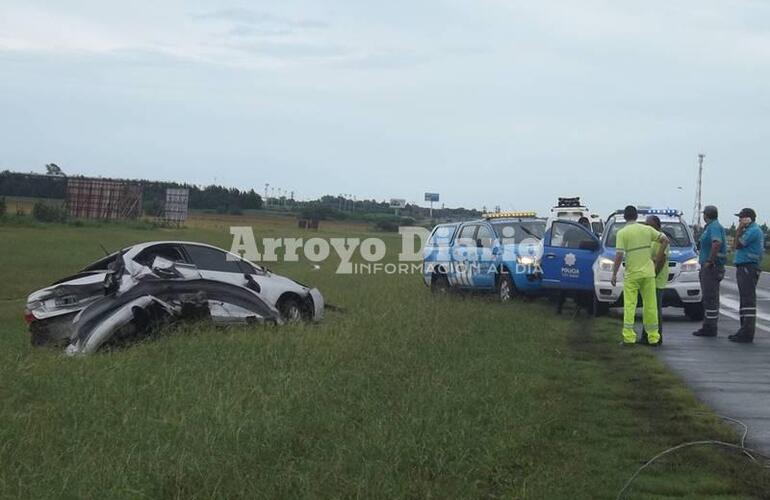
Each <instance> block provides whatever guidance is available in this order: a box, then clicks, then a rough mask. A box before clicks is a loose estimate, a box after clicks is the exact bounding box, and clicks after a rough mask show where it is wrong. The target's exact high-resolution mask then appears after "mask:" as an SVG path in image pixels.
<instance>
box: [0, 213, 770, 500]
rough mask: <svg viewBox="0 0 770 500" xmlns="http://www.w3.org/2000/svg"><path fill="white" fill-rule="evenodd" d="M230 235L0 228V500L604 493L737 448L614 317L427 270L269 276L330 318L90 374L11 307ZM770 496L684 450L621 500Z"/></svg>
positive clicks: (220, 228)
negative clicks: (100, 270) (428, 279)
mask: <svg viewBox="0 0 770 500" xmlns="http://www.w3.org/2000/svg"><path fill="white" fill-rule="evenodd" d="M235 220H236V221H237V222H236V223H237V224H238V225H253V226H255V229H256V231H255V232H256V234H257V237H258V238H259V237H261V236H279V235H285V236H288V235H297V234H303V233H301V232H300V231H299V230H297V229H295V225H294V224H293V221H292V220H288V219H286V220H276V219H275V218H270V219H269V220H262V219H254V220H246V221H244V220H243V219H242V218H236V219H235ZM230 223H231V220H230V219H229V218H227V217H225V218H222V217H207V218H202V219H200V220H196V221H192V222H191V223H190V227H188V228H183V229H152V230H141V229H132V228H126V227H122V226H118V225H104V226H100V227H90V226H89V227H71V226H45V225H37V226H35V227H23V226H20V225H16V226H2V225H0V253H1V254H2V255H3V260H2V264H1V265H0V283H2V284H3V286H2V291H1V292H0V321H1V323H0V324H2V325H3V328H2V340H3V347H2V349H0V381H2V382H1V383H0V497H7V498H16V497H21V498H36V499H37V498H62V497H66V498H96V497H98V498H185V499H187V498H239V497H241V498H297V497H300V498H318V497H333V498H403V497H409V498H480V497H484V498H497V497H504V498H537V499H554V498H566V499H583V498H584V499H595V498H614V497H615V495H616V494H617V492H618V491H619V490H620V488H621V487H622V486H623V484H624V482H625V481H626V479H627V478H628V477H629V476H630V475H631V474H632V473H633V472H634V470H636V468H638V467H639V466H640V465H641V464H642V463H643V462H644V461H645V460H646V459H648V458H649V457H651V456H653V455H655V454H656V453H658V452H660V451H662V450H663V449H665V448H668V447H670V446H673V445H676V444H679V443H681V442H684V441H690V440H696V439H704V438H718V439H725V440H732V441H735V440H736V436H735V434H734V433H733V432H732V431H731V430H730V429H729V428H728V427H726V426H725V425H724V424H723V423H721V422H719V421H718V420H717V419H716V418H715V417H712V416H709V415H708V414H703V413H701V412H703V411H704V409H703V408H702V407H700V406H699V404H698V403H697V402H696V401H695V399H694V398H693V396H692V395H691V394H690V393H689V392H688V391H687V390H685V389H684V388H683V387H682V386H681V384H680V383H679V382H678V381H677V380H676V379H675V378H674V377H673V376H671V375H670V374H669V373H668V372H666V371H665V370H664V369H663V368H662V366H661V364H660V363H658V362H657V360H656V359H655V358H654V356H653V355H652V354H651V352H650V351H648V350H644V349H642V348H639V349H623V350H622V349H620V348H619V347H618V346H617V341H618V340H619V339H618V328H619V326H618V325H617V324H616V323H615V322H614V321H613V320H609V319H606V320H602V321H600V322H591V321H590V320H587V319H586V320H579V321H569V320H568V318H560V317H556V316H554V315H553V314H552V308H551V306H550V305H549V304H548V303H547V302H545V301H535V302H516V303H513V304H507V305H502V304H498V303H496V302H495V301H494V300H492V299H491V298H487V297H483V296H455V295H450V296H447V297H433V296H431V295H430V293H429V291H428V290H427V289H426V288H425V287H424V286H423V285H422V283H421V280H420V278H419V276H392V275H377V276H340V275H335V274H334V268H335V267H336V263H330V264H325V265H322V266H321V269H320V270H314V269H313V268H312V266H311V265H310V263H308V262H299V263H291V264H288V263H286V264H275V265H271V266H270V267H272V268H273V269H274V270H276V271H278V272H281V273H284V274H287V275H289V276H291V277H293V278H295V279H298V280H300V281H303V282H307V283H310V284H313V285H316V286H318V287H319V288H320V289H321V290H322V291H323V292H324V294H325V296H326V298H327V300H328V301H329V302H331V303H333V304H336V305H338V306H341V307H344V309H345V311H344V312H330V313H329V314H328V316H327V318H326V319H325V320H324V322H323V323H321V324H318V325H296V326H286V327H282V328H272V327H256V328H254V327H252V328H248V329H246V328H242V329H230V330H227V331H222V330H215V329H210V328H205V327H194V326H192V327H186V328H179V329H176V330H174V331H173V332H169V334H168V335H167V336H165V337H163V338H162V339H160V340H158V341H153V342H145V343H142V344H139V345H136V346H133V347H130V348H127V349H124V350H121V351H116V352H111V353H106V354H99V355H95V356H92V357H88V358H83V359H67V358H64V357H62V356H61V354H60V353H59V352H58V351H52V350H47V349H39V348H35V349H33V348H32V347H31V346H30V345H29V342H28V338H27V334H26V332H25V325H24V323H23V321H22V314H21V313H22V308H23V300H22V299H23V297H24V296H26V294H27V293H28V292H29V291H31V290H34V289H36V288H38V287H40V286H43V285H45V284H48V283H49V282H51V281H52V280H53V279H55V278H57V277H60V276H63V275H65V274H66V273H69V272H71V271H74V270H77V269H78V268H80V267H82V266H83V265H85V264H86V263H88V262H89V261H91V260H93V259H95V258H97V257H99V256H100V255H101V250H100V249H99V244H100V243H101V244H103V245H104V246H106V247H108V248H110V249H115V248H118V247H120V246H123V245H127V244H130V243H133V242H139V241H148V240H155V239H188V240H200V241H206V242H210V243H212V244H216V245H220V246H225V247H229V245H230V236H229V233H228V231H227V227H228V226H229V224H230ZM367 231H368V230H367V227H366V226H357V225H351V224H348V225H344V224H339V225H335V224H325V225H322V228H321V231H319V232H318V235H320V236H332V235H334V236H339V235H347V234H360V235H368V236H372V234H370V233H368V232H367ZM304 234H305V235H306V236H308V235H312V236H315V235H316V233H304ZM378 236H381V234H378ZM387 240H388V242H389V243H390V244H391V245H392V246H394V245H396V239H395V237H394V236H392V235H388V236H387ZM768 491H770V477H769V476H768V474H767V473H766V472H764V473H763V472H762V471H760V470H759V469H758V468H756V467H754V466H751V465H749V464H748V462H747V461H746V460H745V459H743V458H741V457H740V456H739V455H736V454H730V453H725V452H722V451H719V450H713V449H696V450H690V451H685V452H682V453H681V454H679V455H675V456H672V457H670V458H667V459H664V460H663V461H662V462H661V463H660V464H658V465H656V466H653V467H652V468H651V469H650V470H649V471H647V472H645V473H644V474H643V475H642V476H641V477H640V478H639V479H638V481H637V483H635V484H634V487H633V488H632V491H631V494H630V495H629V498H644V499H648V498H670V497H677V498H692V499H696V498H697V499H700V498H719V499H727V498H767V492H768Z"/></svg>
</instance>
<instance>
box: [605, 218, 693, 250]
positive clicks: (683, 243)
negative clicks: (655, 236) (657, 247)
mask: <svg viewBox="0 0 770 500" xmlns="http://www.w3.org/2000/svg"><path fill="white" fill-rule="evenodd" d="M625 225H626V223H625V222H613V223H612V224H611V225H610V227H609V229H607V239H606V240H605V242H604V246H606V247H610V248H614V247H615V245H616V240H617V238H618V231H620V230H621V229H622V228H623V227H624V226H625ZM661 229H662V230H663V233H664V234H665V235H666V236H667V237H668V239H669V240H670V241H671V246H672V247H688V246H690V245H692V242H691V240H690V233H689V232H688V231H687V226H685V225H684V223H683V222H663V223H661Z"/></svg>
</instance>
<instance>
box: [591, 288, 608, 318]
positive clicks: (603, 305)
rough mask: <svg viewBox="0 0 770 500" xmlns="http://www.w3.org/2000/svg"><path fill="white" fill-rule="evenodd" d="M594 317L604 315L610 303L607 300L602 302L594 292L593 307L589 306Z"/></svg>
mask: <svg viewBox="0 0 770 500" xmlns="http://www.w3.org/2000/svg"><path fill="white" fill-rule="evenodd" d="M591 309H592V312H593V314H594V316H595V317H597V318H598V317H599V316H606V315H607V314H608V313H609V312H610V305H609V304H608V303H607V302H602V301H600V300H599V297H597V296H596V293H594V302H593V307H592V308H591Z"/></svg>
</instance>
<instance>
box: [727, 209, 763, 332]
mask: <svg viewBox="0 0 770 500" xmlns="http://www.w3.org/2000/svg"><path fill="white" fill-rule="evenodd" d="M735 215H736V216H737V217H738V218H739V219H740V221H739V224H738V232H737V233H736V235H735V243H734V247H735V274H736V278H737V281H738V293H739V294H740V296H741V309H740V316H741V328H740V330H738V332H736V333H735V334H734V335H730V336H729V337H728V338H729V339H730V340H732V341H733V342H746V343H751V342H753V341H754V331H755V330H756V325H757V283H758V282H759V275H760V274H761V272H762V271H761V269H760V267H759V266H760V263H761V262H762V256H763V254H764V251H765V242H764V240H765V236H764V234H763V233H762V230H761V229H760V228H759V226H758V225H757V214H756V212H754V210H753V209H751V208H744V209H743V210H741V211H740V213H737V214H735Z"/></svg>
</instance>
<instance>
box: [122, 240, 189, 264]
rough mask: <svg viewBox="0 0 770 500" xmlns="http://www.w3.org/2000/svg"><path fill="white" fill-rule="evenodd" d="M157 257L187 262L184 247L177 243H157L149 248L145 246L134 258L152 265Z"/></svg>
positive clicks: (140, 262) (141, 262)
mask: <svg viewBox="0 0 770 500" xmlns="http://www.w3.org/2000/svg"><path fill="white" fill-rule="evenodd" d="M157 257H162V258H164V259H166V260H170V261H171V262H186V261H187V259H185V257H184V254H183V253H182V249H181V248H180V247H179V246H177V245H155V246H152V247H149V248H145V249H144V250H142V251H141V252H139V255H137V256H136V257H135V258H134V260H135V261H136V262H138V263H139V264H141V265H143V266H147V267H152V263H153V262H155V259H156V258H157Z"/></svg>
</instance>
